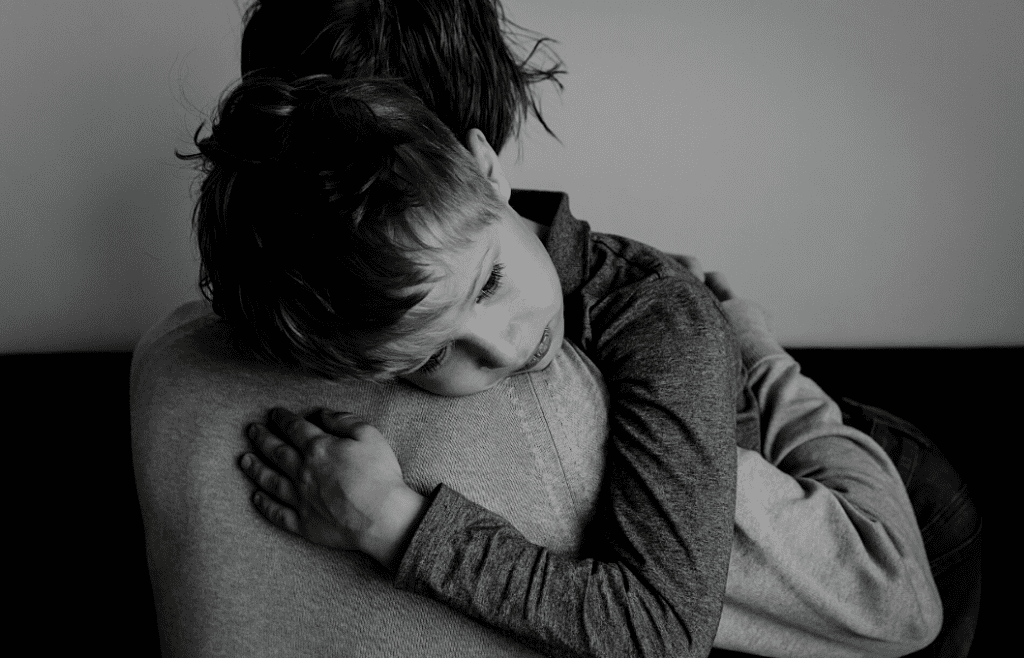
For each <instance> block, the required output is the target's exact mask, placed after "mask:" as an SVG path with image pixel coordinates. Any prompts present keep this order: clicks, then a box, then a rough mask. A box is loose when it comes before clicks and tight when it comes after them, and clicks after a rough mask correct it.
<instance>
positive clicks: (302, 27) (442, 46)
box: [242, 0, 565, 151]
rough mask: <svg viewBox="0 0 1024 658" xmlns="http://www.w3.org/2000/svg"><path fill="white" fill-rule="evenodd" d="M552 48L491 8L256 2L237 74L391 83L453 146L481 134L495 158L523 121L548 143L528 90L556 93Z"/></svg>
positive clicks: (401, 0)
mask: <svg viewBox="0 0 1024 658" xmlns="http://www.w3.org/2000/svg"><path fill="white" fill-rule="evenodd" d="M550 44H551V40H550V39H548V38H547V37H544V36H542V35H539V34H537V33H534V32H532V31H529V30H525V29H523V28H522V27H520V26H518V25H516V24H515V23H513V22H512V21H510V20H508V18H507V17H506V16H505V12H504V9H503V8H502V6H501V3H500V2H498V0H321V1H319V2H317V1H312V0H310V1H306V2H293V1H292V0H255V2H253V3H252V4H251V5H250V6H249V7H248V9H247V10H246V13H245V28H244V31H243V32H242V75H243V76H244V75H249V74H251V73H254V72H271V71H273V72H278V73H281V74H283V75H285V76H295V77H298V76H305V75H312V74H318V73H327V74H330V75H333V76H334V77H336V78H361V77H392V78H398V79H401V80H403V81H404V82H405V83H406V85H408V86H409V87H410V88H411V89H412V90H413V91H415V92H416V93H417V94H418V95H419V97H420V98H421V99H422V100H423V102H424V103H425V104H426V105H427V107H429V108H430V109H431V110H433V111H434V113H435V114H437V116H438V117H439V118H440V119H441V121H442V122H444V123H445V125H447V126H448V127H449V128H450V129H451V130H452V132H453V133H455V135H456V136H457V137H458V138H459V140H460V141H462V140H465V139H466V137H467V135H468V133H469V130H470V129H471V128H479V129H480V131H481V132H483V134H484V137H486V138H487V141H488V143H490V144H491V146H493V147H494V149H495V150H497V151H500V150H501V148H502V147H503V146H504V145H505V144H506V142H508V141H509V140H510V139H511V138H512V137H513V136H515V137H518V135H519V129H520V126H521V125H522V123H523V122H524V121H525V119H526V118H527V117H528V116H529V115H530V114H532V115H533V116H535V117H536V118H537V120H538V121H539V122H540V124H541V126H543V127H544V130H546V131H547V132H548V133H549V134H551V135H552V136H554V132H552V131H551V129H550V128H549V127H548V125H547V123H546V122H545V121H544V117H543V115H542V114H541V109H540V102H539V99H538V96H537V94H536V91H535V85H536V84H537V83H539V82H542V81H545V80H550V81H551V82H553V83H554V84H555V85H556V86H557V87H558V88H559V89H561V87H562V85H561V82H560V81H559V76H560V75H562V74H564V73H565V69H564V68H563V67H562V61H561V60H560V59H559V58H558V56H557V55H556V54H555V53H554V51H553V50H552V49H551V48H550ZM538 61H539V62H540V63H537V62H538Z"/></svg>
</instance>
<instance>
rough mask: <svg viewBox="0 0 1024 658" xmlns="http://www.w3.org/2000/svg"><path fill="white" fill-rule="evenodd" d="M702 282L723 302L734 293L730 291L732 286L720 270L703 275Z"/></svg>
mask: <svg viewBox="0 0 1024 658" xmlns="http://www.w3.org/2000/svg"><path fill="white" fill-rule="evenodd" d="M704 284H705V285H706V286H707V287H708V288H711V292H713V293H715V297H717V298H718V301H720V302H724V301H726V300H727V299H732V298H733V297H735V296H736V295H734V294H733V292H732V287H731V286H730V285H729V282H728V281H727V280H726V278H725V275H724V274H722V273H721V272H708V273H707V275H706V276H705V277H704Z"/></svg>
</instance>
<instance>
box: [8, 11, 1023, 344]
mask: <svg viewBox="0 0 1024 658" xmlns="http://www.w3.org/2000/svg"><path fill="white" fill-rule="evenodd" d="M506 7H507V8H508V12H509V14H510V16H511V17H512V18H513V19H515V20H517V21H518V22H519V23H521V24H522V25H525V26H527V27H532V28H535V29H538V30H541V31H543V32H544V33H545V34H548V35H549V36H552V37H555V38H556V39H558V40H559V41H560V44H559V46H558V51H559V53H560V54H561V55H562V57H563V59H564V60H565V62H566V65H567V67H568V69H569V76H568V77H567V78H566V79H565V82H566V88H565V91H564V93H562V94H561V96H558V95H556V94H555V93H553V91H551V90H548V91H546V93H545V96H544V106H543V107H544V111H545V116H546V117H547V119H548V120H549V123H550V124H551V126H552V127H553V128H554V130H555V131H556V132H557V133H558V135H559V137H560V138H561V141H562V143H561V144H559V143H558V142H556V141H554V140H552V139H550V138H549V137H547V136H546V135H545V134H544V133H543V131H542V130H541V129H540V128H539V127H538V126H536V125H531V126H529V127H528V129H527V135H526V137H525V138H524V140H523V145H522V154H521V157H520V158H519V159H518V160H517V153H516V150H515V149H514V148H511V149H507V150H506V152H505V153H504V154H503V160H504V161H505V164H506V167H507V170H508V172H509V174H510V177H511V178H512V180H513V184H514V185H517V186H521V187H531V186H532V187H542V188H548V189H561V190H565V191H567V192H568V193H569V194H570V198H571V202H572V208H573V210H574V213H575V214H576V215H577V216H578V217H581V218H584V219H587V220H589V221H590V222H591V223H592V224H593V225H594V226H595V228H597V229H599V230H604V231H612V232H618V233H623V234H626V235H629V236H631V237H635V238H638V239H641V240H644V241H647V242H650V243H652V244H655V245H657V246H659V247H661V248H663V249H665V250H669V251H673V252H681V253H689V254H695V255H697V256H698V257H700V258H701V259H702V260H703V261H704V263H705V265H706V266H707V267H708V268H710V269H720V270H722V271H724V272H726V273H727V274H728V275H729V278H730V280H731V281H732V283H733V285H734V287H735V288H736V290H737V291H738V292H739V293H741V294H743V295H746V296H749V297H752V298H754V299H757V300H759V301H761V302H762V303H763V304H764V305H765V306H767V307H768V308H769V310H770V311H771V312H772V313H773V315H774V316H775V326H776V329H777V333H778V334H779V336H780V337H781V339H782V340H783V342H784V343H786V344H789V345H804V346H812V345H891V346H909V345H1001V344H1017V345H1020V344H1024V266H1022V264H1021V263H1022V260H1024V157H1022V156H1024V121H1022V119H1021V117H1022V114H1021V110H1020V108H1021V107H1024V4H1022V3H1020V2H1018V1H1016V0H1002V1H997V0H986V1H985V2H977V3H955V2H930V1H922V0H914V1H901V2H881V1H879V2H869V1H867V0H857V1H849V2H842V3H839V2H823V1H821V2H819V1H803V2H799V1H785V2H783V1H778V2H742V3H739V2H681V1H679V0H634V1H633V2H629V3H623V2H612V1H610V0H559V2H543V1H533V0H529V1H528V0H508V1H507V2H506ZM239 18H240V9H239V7H238V6H236V4H235V3H234V2H232V1H231V0H177V1H176V2H166V1H158V0H92V1H91V2H88V3H84V2H83V3H67V2H62V1H60V0H13V1H12V0H7V1H6V2H4V3H3V5H2V6H0V126H2V128H0V152H2V153H3V157H2V161H0V171H2V175H0V195H2V198H3V199H4V202H3V204H2V205H0V227H2V228H0V237H2V240H0V313H2V315H0V319H2V321H0V353H3V352H21V351H57V350H104V349H111V350H126V349H130V348H131V346H132V345H133V344H134V342H135V341H136V340H137V339H138V337H139V336H140V335H141V333H142V331H144V329H145V328H146V327H147V326H148V325H149V324H151V323H152V322H154V321H155V320H157V319H158V318H159V317H160V316H161V315H162V314H163V313H166V312H168V311H169V310H171V309H172V308H173V307H174V306H176V305H177V304H179V303H181V302H182V301H185V300H187V299H191V298H194V297H195V296H196V295H197V292H196V289H195V278H196V261H195V250H194V248H193V247H192V244H191V235H190V227H189V211H190V201H191V198H190V196H189V194H190V187H191V185H192V180H193V177H192V174H191V172H190V171H189V170H188V169H187V167H185V166H183V165H182V164H181V163H179V162H178V161H177V160H176V159H175V157H174V153H173V152H174V149H187V148H188V146H189V144H190V138H191V135H192V132H193V131H194V130H195V127H196V126H198V124H199V122H200V121H201V120H202V119H203V117H204V113H205V112H206V111H208V110H209V109H210V108H212V106H213V104H214V103H215V101H216V98H217V95H218V94H219V93H220V92H221V91H222V90H223V89H224V87H226V86H227V85H228V84H229V83H230V82H231V81H232V80H233V79H234V77H235V76H236V75H237V51H238V43H239V32H240V30H239Z"/></svg>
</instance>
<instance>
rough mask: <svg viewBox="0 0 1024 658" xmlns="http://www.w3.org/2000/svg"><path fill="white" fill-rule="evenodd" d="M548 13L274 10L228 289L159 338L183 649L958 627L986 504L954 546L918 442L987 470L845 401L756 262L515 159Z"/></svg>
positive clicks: (266, 30)
mask: <svg viewBox="0 0 1024 658" xmlns="http://www.w3.org/2000/svg"><path fill="white" fill-rule="evenodd" d="M513 27H514V26H513ZM516 34H520V35H521V32H520V33H516V32H515V31H514V30H512V29H511V27H510V26H509V24H508V23H507V21H506V20H505V18H504V16H503V13H502V10H501V7H500V5H499V4H498V3H496V2H482V1H481V2H478V1H471V0H462V1H458V0H450V1H448V2H429V1H427V2H420V3H391V2H383V1H382V2H334V3H322V4H319V5H317V7H316V8H315V9H309V8H303V9H296V8H294V7H291V6H286V5H285V4H284V3H272V2H263V3H256V4H254V5H253V6H252V7H251V9H250V11H249V12H248V13H247V23H246V28H245V33H244V35H243V44H242V45H243V53H242V61H243V71H242V73H243V76H242V79H241V81H240V82H239V83H238V84H237V85H236V86H235V87H233V88H232V89H231V90H230V91H229V92H228V93H227V94H226V95H225V97H224V99H223V101H222V103H221V105H220V108H219V111H218V114H217V116H216V117H215V118H214V120H213V122H212V124H211V125H210V127H209V131H208V134H206V135H205V136H203V133H202V131H200V132H197V139H196V145H197V149H198V150H197V152H196V153H194V154H189V155H186V156H184V157H186V158H189V159H192V160H195V161H196V162H197V163H198V165H199V168H200V170H201V172H202V176H203V178H202V183H201V188H200V194H199V199H198V201H197V204H196V210H195V215H194V222H195V229H196V235H197V239H198V242H199V247H200V254H201V258H202V265H201V266H202V270H201V286H202V288H203V291H204V294H205V295H206V296H207V298H208V301H209V304H208V305H207V304H201V303H200V304H192V305H187V306H185V307H182V308H181V309H179V310H178V311H176V312H175V313H174V314H172V315H171V316H170V317H169V318H167V319H166V320H165V321H163V322H162V323H161V324H159V325H157V326H156V327H154V328H153V329H151V330H150V332H149V333H147V335H146V336H145V337H144V338H143V341H142V343H140V346H139V348H138V349H137V352H136V356H135V359H134V362H133V374H132V387H133V393H132V394H133V428H135V431H133V434H134V438H133V441H134V445H133V450H134V453H135V458H136V470H137V477H138V479H139V480H140V481H141V482H142V483H143V484H140V498H141V499H142V501H143V513H144V517H145V519H146V525H147V546H148V551H149V554H150V568H151V574H152V577H153V584H154V594H155V598H156V601H157V608H158V617H159V618H160V620H161V643H162V645H163V648H164V651H165V653H167V654H168V655H177V654H179V653H182V654H186V653H187V654H193V653H199V654H200V655H204V654H206V653H228V654H229V655H235V654H238V655H264V654H265V655H281V654H284V655H353V656H372V655H380V656H392V655H402V656H406V655H408V656H415V655H432V656H433V655H453V656H454V655H535V654H534V652H536V653H540V654H542V655H567V656H626V655H637V656H661V655H673V656H675V655H707V654H708V653H709V652H711V651H712V650H713V649H712V647H714V651H719V650H732V651H740V652H744V653H750V654H759V655H777V656H804V655H806V656H816V655H830V656H846V655H849V656H855V655H904V654H907V653H910V652H912V651H916V650H920V649H924V648H925V647H932V646H933V643H934V644H939V643H935V642H934V641H935V640H936V637H939V638H940V642H941V639H942V637H941V636H942V633H943V632H944V630H945V629H946V628H947V627H948V626H950V624H951V623H952V624H954V625H955V624H956V623H957V618H956V616H954V617H952V618H950V616H949V610H950V606H951V603H952V609H953V610H957V608H956V605H957V602H956V601H953V600H950V601H947V599H948V598H950V596H952V595H947V594H946V593H944V592H942V591H940V590H939V589H938V588H937V587H936V583H935V578H936V577H937V576H938V573H937V571H938V569H939V568H944V569H950V568H955V567H956V565H957V564H959V562H960V560H959V559H958V557H957V556H958V555H959V554H962V553H964V551H965V550H966V548H965V546H967V544H969V543H970V542H974V541H977V542H980V519H977V520H976V523H975V525H976V527H975V526H969V527H963V528H960V529H959V532H961V534H962V537H963V541H954V542H950V541H949V539H948V537H949V532H946V533H943V534H942V537H943V539H944V542H945V543H936V544H933V545H929V543H928V542H926V540H925V538H924V537H923V535H922V530H921V529H922V528H923V527H925V526H930V525H932V524H934V523H937V522H938V523H941V522H942V520H943V519H949V518H957V517H956V515H951V514H949V510H950V509H951V507H950V505H953V504H954V502H953V501H960V500H961V499H962V498H963V492H961V491H959V490H955V491H951V492H950V494H947V498H948V500H942V501H936V500H935V493H934V490H933V489H932V488H928V487H925V486H922V485H920V482H919V481H918V480H915V479H914V477H913V476H915V475H918V476H921V475H922V474H921V473H904V472H902V471H901V470H899V469H898V468H897V466H896V464H895V463H894V460H893V459H892V458H891V456H890V454H887V451H888V452H894V451H901V452H903V451H906V450H907V447H906V446H905V445H904V444H906V445H912V446H913V447H914V448H915V449H918V450H920V451H921V453H922V454H926V455H927V459H928V460H929V461H928V465H929V466H928V468H929V469H930V470H929V474H930V475H929V474H924V475H927V477H922V480H928V482H932V481H934V480H936V479H938V480H941V479H943V478H945V479H947V480H952V479H955V472H953V471H952V469H951V468H950V467H949V465H948V464H947V463H945V461H944V460H943V459H942V457H941V455H940V454H938V452H937V450H935V449H934V446H932V445H931V444H930V442H929V441H928V440H927V438H925V437H923V436H920V435H919V433H916V431H915V430H914V429H913V428H912V427H907V426H906V424H904V423H901V422H899V419H895V418H892V417H890V416H888V415H887V414H885V413H884V412H881V411H880V410H874V409H872V408H870V407H864V406H862V405H851V404H845V405H844V406H843V407H840V405H838V404H837V403H836V402H835V401H833V400H832V399H831V398H830V397H829V396H827V395H826V394H825V393H824V391H822V390H821V389H820V387H818V386H817V385H816V384H815V383H814V382H813V381H811V380H810V379H808V378H807V377H805V376H804V375H803V374H802V373H801V372H800V368H799V365H798V364H797V363H796V362H795V361H794V360H793V359H792V358H791V357H790V356H789V355H788V354H786V352H785V350H783V349H782V348H781V347H780V346H779V345H778V343H777V342H776V340H775V339H774V337H773V336H772V334H771V331H770V326H769V324H768V320H767V318H766V314H765V312H764V311H763V310H762V309H761V308H760V307H759V306H758V305H756V304H754V303H753V302H749V301H746V300H743V299H740V298H738V297H736V296H735V295H734V293H733V291H732V290H731V288H730V286H729V284H728V283H727V281H726V279H725V277H724V276H722V275H721V274H718V273H713V272H712V273H706V274H705V273H704V272H703V271H702V270H701V268H700V265H699V262H698V261H697V260H696V259H694V258H691V257H682V256H673V255H668V254H664V253H661V252H659V251H657V250H656V249H654V248H652V247H649V246H647V245H644V244H641V243H639V242H636V241H632V240H629V239H626V238H621V237H617V236H613V235H607V234H601V233H598V232H594V231H591V230H590V227H589V225H588V224H587V223H586V222H584V221H581V220H579V219H577V218H575V217H573V215H572V213H571V212H570V209H569V200H568V197H567V196H566V195H565V194H562V193H558V192H542V191H532V190H513V189H512V188H511V186H510V184H509V182H508V180H507V179H506V177H505V174H504V172H503V170H502V167H501V163H500V161H499V159H498V153H499V152H500V151H501V149H502V147H504V146H505V145H506V144H507V143H508V142H509V141H510V140H511V139H512V138H513V137H514V135H515V134H516V131H517V130H518V128H519V126H520V125H521V124H522V122H523V121H524V120H525V119H526V117H527V116H529V115H530V114H531V113H532V114H534V115H535V116H537V117H538V118H540V116H541V114H540V108H539V105H538V103H537V102H536V100H535V97H534V95H533V91H532V85H533V84H535V83H536V82H538V81H542V80H557V76H558V75H560V73H561V68H560V65H559V63H558V62H557V60H552V62H550V63H549V64H548V65H547V66H546V67H537V66H535V65H534V64H533V63H532V62H531V59H532V57H531V55H533V54H535V53H536V52H537V49H536V48H534V49H533V50H532V51H531V50H529V49H525V52H526V54H525V55H519V54H517V52H516V50H515V48H514V46H515V45H516V44H515V42H514V41H510V39H513V37H515V35H516ZM534 44H535V45H539V46H546V45H547V41H546V40H544V39H543V38H537V39H536V40H535V41H534ZM296 411H298V412H299V413H298V414H297V413H295V412H296ZM268 412H269V415H268ZM893 428H898V429H899V430H900V432H898V433H897V432H894V431H893ZM882 429H884V430H885V431H884V440H882V439H880V438H877V437H875V436H874V433H875V432H878V431H881V430H882ZM244 433H245V434H248V437H249V441H250V443H249V445H248V446H246V444H245V443H244V441H243V436H244V435H245V434H244ZM894 437H896V438H894ZM239 467H241V469H242V470H241V472H240V471H239V470H238V469H239ZM243 473H244V476H243ZM245 476H248V478H249V480H251V482H249V481H247V480H246V478H245ZM183 481H184V482H186V483H189V484H188V485H187V486H185V487H182V486H181V484H182V482H183ZM253 483H254V484H255V485H256V486H255V493H254V494H252V496H251V499H252V501H253V504H254V506H252V507H250V506H248V504H247V503H246V500H247V498H248V497H249V492H250V491H251V490H252V484H253ZM144 491H145V493H143V492H144ZM968 502H969V501H968ZM956 504H959V505H963V503H962V502H957V503H956ZM925 510H927V511H928V513H929V514H931V516H930V517H928V518H921V516H922V514H923V513H924V511H925ZM261 515H262V518H261ZM961 516H962V514H961ZM268 521H269V523H268ZM342 551H348V552H342ZM979 578H980V574H979ZM944 607H945V608H946V618H945V619H944V614H943V608H944ZM968 616H969V615H968ZM968 644H969V640H968ZM951 655H955V654H951Z"/></svg>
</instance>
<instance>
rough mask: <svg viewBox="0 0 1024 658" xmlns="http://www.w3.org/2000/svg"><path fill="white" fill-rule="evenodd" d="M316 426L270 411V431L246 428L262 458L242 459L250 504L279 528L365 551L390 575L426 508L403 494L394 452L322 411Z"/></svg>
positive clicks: (373, 435)
mask: <svg viewBox="0 0 1024 658" xmlns="http://www.w3.org/2000/svg"><path fill="white" fill-rule="evenodd" d="M315 418H316V420H317V423H318V424H319V425H320V427H318V426H317V425H315V424H313V423H312V422H309V421H307V420H305V419H303V418H302V417H300V416H297V415H296V414H293V413H291V412H290V411H288V410H286V409H274V410H272V411H271V413H270V423H269V425H270V428H268V427H266V426H264V425H260V424H254V425H250V426H249V429H248V435H249V438H250V440H251V441H252V443H253V446H255V448H256V449H257V451H258V452H259V453H260V455H259V456H257V454H253V453H246V454H244V455H242V458H241V459H240V460H239V464H240V465H241V467H242V470H243V471H245V474H246V475H247V476H249V478H250V479H251V480H252V481H253V482H254V483H256V485H257V487H258V488H257V490H256V492H255V493H254V494H253V503H254V504H255V505H256V507H257V508H258V509H259V511H260V512H261V513H262V514H263V516H264V517H266V518H267V520H268V521H270V522H271V523H273V524H274V525H276V526H278V527H280V528H283V529H285V530H288V531H289V532H293V533H295V534H297V535H300V536H301V537H304V538H306V539H308V540H309V541H312V542H314V543H317V544H322V545H324V546H327V547H330V548H340V549H347V550H349V549H355V550H360V551H363V552H364V553H366V554H367V555H370V556H371V557H373V558H375V559H376V560H377V561H379V562H380V563H381V564H383V565H384V566H385V567H388V568H392V569H393V568H394V567H395V566H397V562H398V560H399V559H400V558H401V555H402V551H404V548H405V543H406V541H407V539H408V537H409V536H410V535H411V534H412V531H413V530H414V529H415V526H416V523H417V522H418V520H419V518H420V516H421V514H422V512H423V511H424V510H425V508H426V501H425V500H424V498H423V497H422V496H420V495H419V494H417V493H416V492H415V491H413V490H412V489H410V488H409V487H408V486H406V484H405V482H404V481H403V480H402V469H401V468H400V467H399V465H398V460H397V459H396V458H395V453H394V451H392V450H391V446H390V445H388V443H387V442H386V441H385V440H384V437H383V436H382V435H381V433H380V432H378V431H377V430H376V429H375V428H374V427H372V426H371V425H369V424H367V423H365V422H364V421H362V420H360V419H359V418H358V417H356V416H355V415H352V414H345V413H336V412H332V411H327V410H321V411H320V412H319V413H318V414H317V415H316V416H315ZM271 428H272V429H273V431H271ZM321 428H323V429H321ZM282 439H284V440H282ZM267 464H271V465H272V466H273V467H271V466H268V465H267ZM275 468H276V470H275Z"/></svg>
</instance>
